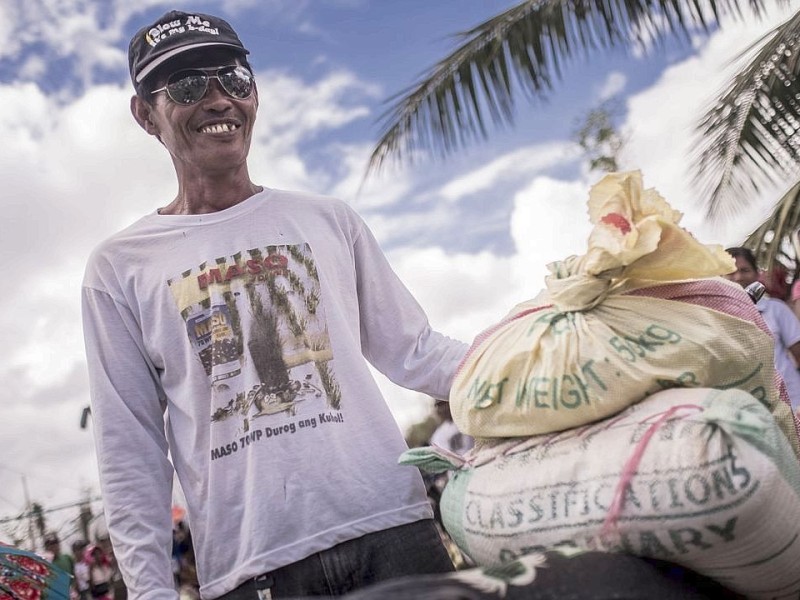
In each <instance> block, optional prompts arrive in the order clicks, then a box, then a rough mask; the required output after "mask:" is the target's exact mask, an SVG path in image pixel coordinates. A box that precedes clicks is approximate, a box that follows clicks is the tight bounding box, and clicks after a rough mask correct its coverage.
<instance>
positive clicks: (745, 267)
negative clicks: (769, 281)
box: [725, 256, 758, 287]
mask: <svg viewBox="0 0 800 600" xmlns="http://www.w3.org/2000/svg"><path fill="white" fill-rule="evenodd" d="M734 260H735V261H736V270H735V271H734V272H733V273H730V274H728V275H726V276H725V277H727V278H728V279H730V280H731V281H734V282H736V283H738V284H739V285H740V286H742V287H747V286H748V285H750V284H751V283H753V282H754V281H758V272H757V271H756V270H755V269H754V268H753V265H751V264H750V263H749V262H747V259H746V258H744V257H743V256H736V257H735V258H734Z"/></svg>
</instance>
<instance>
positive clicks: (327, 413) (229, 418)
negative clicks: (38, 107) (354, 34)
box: [83, 11, 466, 600]
mask: <svg viewBox="0 0 800 600" xmlns="http://www.w3.org/2000/svg"><path fill="white" fill-rule="evenodd" d="M247 54H248V51H247V50H246V49H245V47H244V46H243V44H242V42H241V41H240V39H239V37H238V36H237V34H236V33H235V32H234V30H233V29H232V28H231V26H230V25H229V24H228V23H226V22H225V21H223V20H222V19H220V18H217V17H214V16H210V15H203V14H197V13H184V12H178V11H172V12H169V13H167V14H165V15H164V16H163V17H161V18H160V19H158V20H157V21H156V22H155V23H153V24H152V25H148V26H146V27H144V28H142V29H141V30H140V31H139V32H138V33H137V34H136V35H135V36H134V38H133V39H132V40H131V43H130V48H129V66H130V74H131V78H132V80H133V83H134V87H135V88H136V95H135V96H134V97H133V98H132V99H131V112H132V113H133V116H134V118H135V119H136V121H137V123H139V125H140V126H141V127H142V128H143V129H144V130H145V131H146V132H147V133H148V134H150V135H152V136H153V137H154V138H155V139H156V140H158V141H159V142H160V143H161V144H162V145H163V146H164V147H165V148H166V150H167V151H168V152H169V154H170V156H171V159H172V163H173V165H174V169H175V173H176V176H177V183H178V191H177V194H176V196H175V198H174V199H173V200H172V201H171V202H167V203H166V204H165V205H164V206H163V207H162V208H160V209H159V210H158V211H155V212H153V213H152V214H149V215H146V216H144V217H143V218H142V219H140V220H139V221H138V222H136V223H134V224H133V225H132V226H130V227H128V228H127V229H125V230H123V231H121V232H120V233H118V234H116V235H114V236H112V237H111V238H110V239H109V240H107V241H106V242H104V243H103V244H101V245H100V246H99V247H98V248H97V249H96V250H95V252H94V253H93V255H92V257H91V259H90V261H89V264H88V266H87V270H86V275H85V279H84V286H83V315H84V331H85V338H86V348H87V358H88V364H89V372H90V382H91V391H92V414H93V418H94V427H95V437H96V445H97V456H98V462H99V468H100V478H101V484H102V491H103V500H104V505H105V511H106V515H107V521H108V528H109V532H110V534H111V537H112V541H113V543H114V550H115V554H116V557H117V560H118V562H119V565H120V567H121V569H122V571H123V574H124V577H125V583H126V584H127V586H128V592H129V594H130V596H131V597H132V598H134V599H137V598H147V600H161V599H163V600H174V599H175V598H177V592H176V591H175V588H174V582H173V576H172V570H171V567H170V544H171V535H172V528H171V513H170V505H171V498H172V480H173V465H174V470H175V472H176V473H177V475H178V478H179V481H180V483H181V487H182V489H183V492H184V494H185V496H186V501H187V508H188V521H189V524H190V526H191V528H192V533H193V538H194V547H195V552H196V561H197V570H198V578H199V580H200V584H201V595H202V597H203V598H217V597H221V596H224V597H225V598H226V599H237V600H238V599H250V600H256V598H259V599H264V598H280V597H287V596H295V595H297V596H300V595H326V594H331V595H334V594H341V593H344V592H346V591H348V590H349V589H351V588H355V587H359V586H362V585H365V584H368V583H372V582H375V581H380V580H384V579H388V578H392V577H396V576H400V575H409V574H417V573H435V572H441V571H447V570H450V569H452V564H451V562H450V560H449V558H448V556H447V553H446V551H445V550H444V548H443V547H442V545H441V543H440V541H439V538H438V534H437V532H436V529H435V527H434V525H433V521H432V519H431V516H432V514H431V510H430V506H429V504H428V502H427V500H426V497H425V491H424V488H423V485H422V481H421V477H420V475H419V473H418V472H417V470H416V469H410V468H407V467H400V466H398V465H397V458H398V456H399V455H400V454H401V453H402V452H403V451H404V450H405V448H406V446H405V444H404V442H403V438H402V435H401V434H400V432H399V430H398V428H397V425H396V424H395V422H394V420H393V418H392V416H391V413H390V411H389V410H388V408H387V406H386V404H385V402H384V400H383V398H382V397H381V394H380V392H379V390H378V388H377V386H376V384H375V382H374V380H373V378H372V376H371V373H370V371H369V369H368V366H367V361H366V360H365V358H366V359H367V360H368V361H369V362H370V363H371V364H372V365H374V366H375V368H377V369H378V370H380V371H381V372H383V373H384V374H386V375H387V376H388V377H389V378H390V379H392V380H393V381H394V382H395V383H397V384H399V385H402V386H404V387H407V388H410V389H413V390H417V391H419V392H422V393H425V394H429V395H431V396H434V397H437V398H446V397H447V395H448V393H449V389H450V383H451V379H452V376H453V373H454V370H455V369H456V367H457V365H458V363H459V362H460V360H461V358H462V357H463V355H464V353H465V351H466V345H465V344H463V343H461V342H456V341H453V340H450V339H448V338H446V337H444V336H442V335H441V334H439V333H437V332H435V331H432V330H431V328H430V326H429V324H428V320H427V318H426V316H425V314H424V312H423V310H422V309H421V308H420V306H419V305H418V304H417V303H416V301H415V300H414V299H413V298H412V296H411V295H410V293H409V292H408V290H407V289H406V288H405V287H404V286H403V284H402V283H401V282H400V280H399V279H398V278H397V276H396V275H395V274H394V273H393V271H392V270H391V268H390V266H389V264H388V262H387V260H386V258H385V257H384V255H383V254H382V252H381V250H380V248H379V247H378V244H377V243H376V241H375V239H374V237H373V236H372V234H371V232H370V231H369V229H368V228H367V227H366V225H365V224H364V222H363V221H362V220H361V219H360V218H359V217H358V216H357V215H356V214H355V213H354V211H353V210H352V209H350V208H349V207H348V206H347V205H346V204H345V203H343V202H340V201H338V200H334V199H330V198H324V197H318V196H312V195H308V194H301V193H291V192H285V191H280V190H275V189H270V188H266V187H264V186H261V185H258V184H256V183H255V182H253V181H252V180H251V179H250V176H249V171H248V164H247V156H248V151H249V149H250V143H251V138H252V134H253V126H254V122H255V118H256V112H257V108H258V94H259V93H258V90H257V89H256V84H255V81H254V80H253V76H252V71H251V69H250V66H249V64H248V61H247ZM165 417H166V418H165Z"/></svg>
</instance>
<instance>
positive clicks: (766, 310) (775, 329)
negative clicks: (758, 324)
mask: <svg viewBox="0 0 800 600" xmlns="http://www.w3.org/2000/svg"><path fill="white" fill-rule="evenodd" d="M727 251H728V253H729V254H730V255H731V256H732V257H733V258H734V260H735V261H736V271H734V272H733V273H731V274H730V275H728V276H727V277H728V279H730V280H731V281H733V282H735V283H738V284H739V285H741V286H742V287H747V286H748V285H750V284H751V283H753V282H754V281H758V275H759V273H758V266H757V264H756V258H755V256H754V255H753V252H752V251H751V250H750V249H749V248H742V247H733V248H728V249H727ZM756 307H757V308H758V310H759V312H760V313H761V316H762V317H763V318H764V321H765V322H766V324H767V327H769V330H770V331H771V332H772V337H773V339H774V341H775V368H776V369H777V371H778V372H779V373H780V374H781V377H782V378H783V381H784V383H785V384H786V391H787V393H788V394H789V400H790V402H791V403H792V410H793V411H795V413H796V412H797V409H798V407H799V406H800V372H799V371H798V370H797V365H798V364H800V320H798V318H797V317H796V316H795V314H794V312H792V310H791V309H790V308H789V306H788V305H787V304H786V303H785V302H784V301H783V300H779V299H777V298H772V297H770V296H769V295H764V297H762V298H761V300H759V301H758V303H757V304H756Z"/></svg>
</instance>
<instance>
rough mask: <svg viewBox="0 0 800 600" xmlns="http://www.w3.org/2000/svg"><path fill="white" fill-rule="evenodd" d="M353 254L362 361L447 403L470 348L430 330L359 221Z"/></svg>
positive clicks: (396, 380) (412, 299)
mask: <svg viewBox="0 0 800 600" xmlns="http://www.w3.org/2000/svg"><path fill="white" fill-rule="evenodd" d="M354 252H355V267H356V277H357V288H358V302H359V316H360V320H361V344H362V351H363V353H364V356H365V357H366V358H367V360H369V361H370V363H371V364H372V365H373V366H374V367H375V368H376V369H378V370H379V371H380V372H381V373H383V374H384V375H386V376H387V377H388V378H389V379H390V380H391V381H393V382H394V383H396V384H397V385H400V386H402V387H404V388H408V389H411V390H415V391H418V392H421V393H424V394H427V395H429V396H432V397H434V398H438V399H445V400H446V399H448V397H449V394H450V386H451V384H452V381H453V377H454V375H455V372H456V369H457V367H458V365H459V364H460V363H461V360H462V359H463V357H464V354H465V353H466V351H467V348H468V345H467V344H465V343H464V342H461V341H457V340H454V339H452V338H449V337H447V336H445V335H443V334H441V333H439V332H438V331H434V330H433V329H432V328H431V326H430V323H429V322H428V317H427V315H426V314H425V312H424V310H423V309H422V307H421V306H420V305H419V303H418V302H417V301H416V299H415V298H414V297H413V296H412V295H411V292H410V291H409V290H408V288H406V286H405V285H404V284H403V283H402V281H400V278H399V277H398V276H397V275H396V274H395V272H394V271H393V270H392V268H391V266H390V264H389V261H388V260H387V259H386V256H385V255H384V254H383V252H382V250H381V249H380V247H379V245H378V242H377V241H376V240H375V237H374V236H373V235H372V232H371V231H370V230H369V228H368V227H367V226H366V225H365V224H363V222H362V224H361V231H360V234H359V236H358V237H357V239H356V242H355V248H354Z"/></svg>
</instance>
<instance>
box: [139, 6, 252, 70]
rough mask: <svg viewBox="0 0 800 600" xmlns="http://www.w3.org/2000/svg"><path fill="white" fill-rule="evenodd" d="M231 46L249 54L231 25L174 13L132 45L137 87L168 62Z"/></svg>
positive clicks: (208, 17)
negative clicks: (215, 47) (184, 54)
mask: <svg viewBox="0 0 800 600" xmlns="http://www.w3.org/2000/svg"><path fill="white" fill-rule="evenodd" d="M212 46H227V47H229V48H233V49H234V50H237V51H239V52H241V53H242V54H249V52H248V50H247V49H246V48H245V47H244V44H242V42H241V40H240V39H239V36H238V35H236V32H235V31H234V30H233V27H231V26H230V23H228V22H227V21H225V20H224V19H220V18H219V17H214V16H212V15H204V14H201V13H186V12H182V11H179V10H171V11H169V12H168V13H166V14H165V15H163V16H162V17H160V18H159V19H157V20H156V21H155V22H154V23H153V24H152V25H147V26H145V27H142V28H141V29H140V30H139V31H137V32H136V35H134V36H133V38H132V39H131V43H130V45H129V46H128V66H129V67H130V71H131V79H132V80H133V83H134V85H135V84H138V83H140V82H141V81H142V80H143V79H144V78H145V77H147V76H148V75H149V74H150V73H152V72H153V70H154V69H155V68H156V67H158V66H159V65H161V64H163V63H164V62H166V61H167V60H169V59H171V58H173V57H175V56H178V55H179V54H182V53H183V52H187V51H189V50H196V49H198V48H207V47H212Z"/></svg>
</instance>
